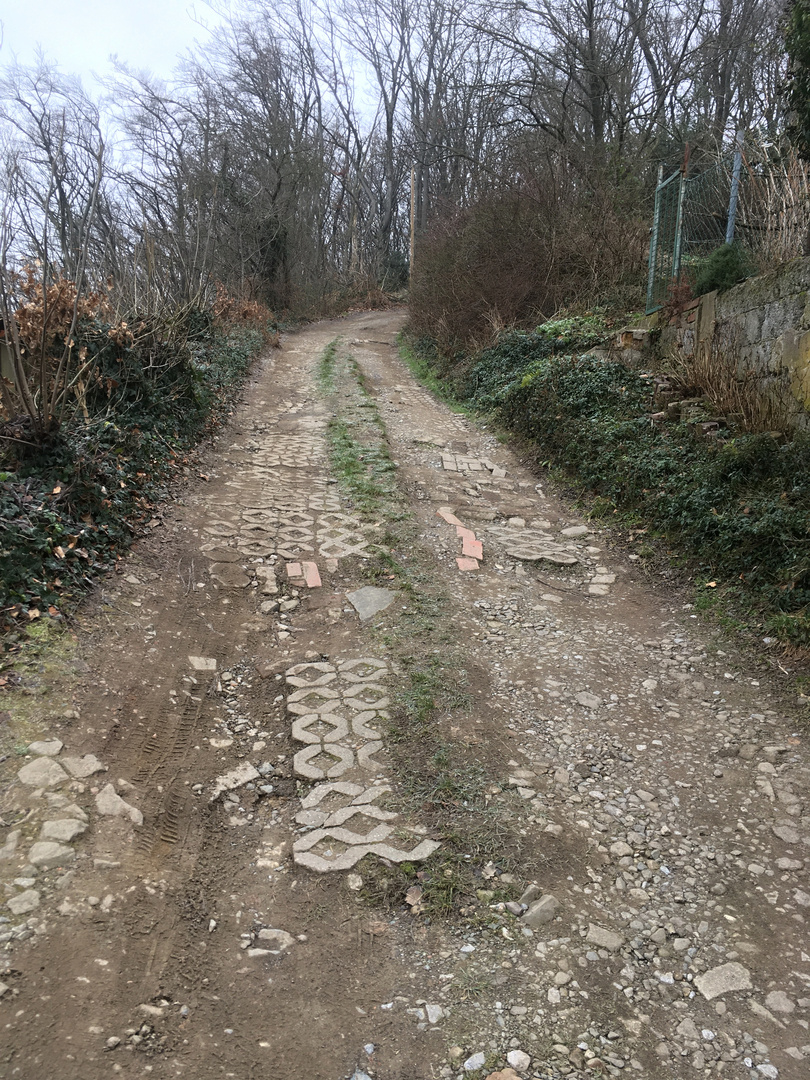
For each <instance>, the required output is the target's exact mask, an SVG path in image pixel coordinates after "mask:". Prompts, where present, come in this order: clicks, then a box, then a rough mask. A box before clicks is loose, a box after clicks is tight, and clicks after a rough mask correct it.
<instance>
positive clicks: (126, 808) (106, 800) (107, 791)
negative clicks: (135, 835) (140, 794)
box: [96, 784, 143, 825]
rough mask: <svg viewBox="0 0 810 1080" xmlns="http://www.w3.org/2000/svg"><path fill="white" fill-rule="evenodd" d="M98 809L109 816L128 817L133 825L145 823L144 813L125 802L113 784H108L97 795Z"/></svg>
mask: <svg viewBox="0 0 810 1080" xmlns="http://www.w3.org/2000/svg"><path fill="white" fill-rule="evenodd" d="M96 809H97V810H98V812H99V813H100V814H105V815H106V816H107V817H128V818H129V820H130V821H131V822H132V824H133V825H143V814H142V813H141V812H140V810H138V809H136V807H134V806H130V804H129V803H128V802H125V801H124V800H123V799H122V798H121V796H120V795H119V794H118V792H117V791H116V790H115V788H114V787H113V786H112V784H107V786H106V787H103V788H102V789H101V791H100V792H99V793H98V795H96Z"/></svg>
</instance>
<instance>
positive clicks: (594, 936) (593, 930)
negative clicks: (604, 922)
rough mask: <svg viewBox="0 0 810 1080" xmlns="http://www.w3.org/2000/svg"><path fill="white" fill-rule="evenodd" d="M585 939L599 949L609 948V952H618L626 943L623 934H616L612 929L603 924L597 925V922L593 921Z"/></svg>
mask: <svg viewBox="0 0 810 1080" xmlns="http://www.w3.org/2000/svg"><path fill="white" fill-rule="evenodd" d="M585 940H586V941H589V942H590V943H591V945H595V946H596V947H597V948H598V949H607V951H608V952H618V950H619V949H620V948H621V947H622V945H624V938H623V937H622V935H621V934H615V933H614V932H613V931H612V930H606V929H605V928H604V927H603V926H597V925H596V924H595V923H591V924H590V926H589V927H588V934H587V937H586V938H585Z"/></svg>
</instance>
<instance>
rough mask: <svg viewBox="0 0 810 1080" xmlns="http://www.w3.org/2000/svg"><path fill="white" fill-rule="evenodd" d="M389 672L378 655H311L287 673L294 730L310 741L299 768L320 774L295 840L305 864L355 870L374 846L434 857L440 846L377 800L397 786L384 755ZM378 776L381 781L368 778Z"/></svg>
mask: <svg viewBox="0 0 810 1080" xmlns="http://www.w3.org/2000/svg"><path fill="white" fill-rule="evenodd" d="M389 675H390V671H389V667H388V665H387V664H386V662H385V661H384V660H379V659H377V658H376V657H355V658H346V659H341V660H338V661H337V662H336V663H329V662H326V661H311V662H307V663H303V664H296V665H294V666H293V667H291V668H289V670H288V671H287V672H286V673H285V682H286V685H287V690H288V697H287V713H288V716H289V717H290V721H291V733H292V737H293V739H295V740H296V741H297V742H302V743H305V744H306V745H305V747H304V749H303V750H299V751H298V752H297V753H296V754H295V755H294V757H293V770H294V772H295V774H296V775H297V776H299V777H301V778H303V779H305V780H316V781H320V782H319V783H317V784H316V786H315V787H314V788H313V789H312V791H311V792H310V793H309V794H308V795H306V796H305V797H304V798H303V799H302V801H301V809H300V811H299V812H298V813H297V814H296V816H295V822H296V824H297V825H298V826H299V827H300V828H301V829H303V830H304V831H303V834H302V835H301V836H299V837H298V838H297V839H296V840H295V841H294V843H293V859H294V861H295V863H296V864H297V865H299V866H304V867H308V868H309V869H310V870H314V871H316V872H318V873H326V872H329V871H339V870H349V869H351V867H353V866H355V865H356V864H357V863H358V862H359V861H360V859H362V858H363V857H364V856H365V855H367V854H376V855H378V856H380V857H381V858H384V859H388V860H389V861H391V862H404V861H405V860H406V859H416V860H419V859H423V858H427V856H428V855H430V854H432V852H434V851H435V850H436V848H437V847H438V846H439V845H438V843H437V842H436V841H433V840H429V839H426V838H425V836H424V835H423V833H422V832H420V831H419V830H417V829H414V828H413V827H411V826H408V825H407V824H405V823H403V822H401V821H400V820H399V815H398V814H397V813H395V812H394V811H391V810H387V809H386V808H385V807H381V806H378V805H376V802H377V800H378V799H379V798H380V797H381V796H382V795H384V794H387V793H389V792H390V791H391V786H390V784H388V783H387V782H386V781H385V779H384V775H385V765H384V763H383V761H382V760H381V759H382V756H383V754H384V751H385V746H384V741H383V737H382V736H383V735H384V731H385V725H386V723H387V722H388V720H389V719H390V715H389V713H388V711H387V708H388V705H389V692H388V688H387V686H386V685H384V684H383V681H382V680H383V679H385V678H387V677H388V676H389ZM371 776H374V777H375V778H376V782H373V783H370V782H369V779H370V777H371ZM338 778H340V779H338ZM364 826H365V828H363V827H364Z"/></svg>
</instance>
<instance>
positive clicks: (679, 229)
mask: <svg viewBox="0 0 810 1080" xmlns="http://www.w3.org/2000/svg"><path fill="white" fill-rule="evenodd" d="M688 183H689V181H688V179H687V177H686V169H684V170H683V172H682V173H681V182H680V184H679V186H678V214H677V217H676V218H675V244H674V247H673V251H672V280H673V281H674V282H677V281H678V278H679V277H680V276H681V246H682V244H681V241H682V238H683V202H684V199H685V198H686V185H687V184H688Z"/></svg>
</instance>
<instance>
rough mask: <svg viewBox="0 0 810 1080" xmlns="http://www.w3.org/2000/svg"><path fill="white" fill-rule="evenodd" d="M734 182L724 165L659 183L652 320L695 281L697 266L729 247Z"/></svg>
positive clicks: (652, 251) (649, 303) (652, 242)
mask: <svg viewBox="0 0 810 1080" xmlns="http://www.w3.org/2000/svg"><path fill="white" fill-rule="evenodd" d="M731 177H732V172H731V170H730V169H729V167H728V166H727V163H726V162H725V161H723V160H721V161H719V162H717V163H716V164H715V165H712V166H710V167H709V168H707V169H704V170H703V171H702V172H699V173H697V174H695V175H693V176H688V175H687V174H686V172H685V171H684V170H681V171H679V172H676V173H673V175H672V176H670V177H668V178H667V179H666V180H662V181H660V182H659V184H658V186H657V188H656V190H655V216H654V219H653V230H652V236H651V238H650V264H649V277H648V279H647V314H648V315H649V314H651V313H652V312H653V311H658V309H659V308H661V307H663V306H664V304H665V303H666V301H667V298H668V297H669V295H670V292H671V290H672V287H673V285H677V284H678V283H680V282H681V281H684V280H686V281H694V272H695V267H696V264H697V263H698V262H699V261H700V259H702V258H703V257H705V256H706V255H708V254H709V252H711V251H713V250H714V249H715V248H716V247H718V246H719V245H720V244H723V243H724V242H725V239H726V230H727V227H728V219H729V202H730V195H731V186H732V184H731ZM741 179H742V180H743V182H742V184H741V185H740V187H741V188H742V187H743V186H744V185H745V179H743V178H741ZM746 179H747V177H746Z"/></svg>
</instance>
